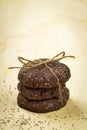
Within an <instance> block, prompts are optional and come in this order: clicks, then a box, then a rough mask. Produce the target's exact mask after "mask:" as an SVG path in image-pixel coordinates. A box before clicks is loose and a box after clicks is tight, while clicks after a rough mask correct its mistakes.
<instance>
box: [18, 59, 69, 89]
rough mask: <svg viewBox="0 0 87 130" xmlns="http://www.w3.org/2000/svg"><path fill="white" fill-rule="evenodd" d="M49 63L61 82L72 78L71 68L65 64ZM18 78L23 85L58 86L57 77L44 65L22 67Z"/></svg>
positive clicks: (36, 86)
mask: <svg viewBox="0 0 87 130" xmlns="http://www.w3.org/2000/svg"><path fill="white" fill-rule="evenodd" d="M47 65H48V66H49V67H50V68H51V69H52V71H53V72H54V73H55V74H56V76H57V77H58V79H59V80H60V82H62V83H65V82H66V81H67V80H68V79H69V78H70V76H71V74H70V69H69V68H68V67H67V66H66V65H65V64H63V63H60V62H58V61H51V62H49V63H47ZM18 79H19V80H20V82H21V83H22V84H23V85H25V86H27V87H28V86H30V87H31V88H53V87H57V86H58V84H57V80H56V78H55V77H54V75H53V74H52V72H50V70H49V69H48V68H47V67H45V66H44V65H41V66H38V67H36V68H33V69H26V68H22V69H21V70H20V72H19V75H18Z"/></svg>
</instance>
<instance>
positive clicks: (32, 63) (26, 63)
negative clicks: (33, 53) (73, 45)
mask: <svg viewBox="0 0 87 130" xmlns="http://www.w3.org/2000/svg"><path fill="white" fill-rule="evenodd" d="M64 58H75V57H74V56H71V55H68V56H67V55H65V52H64V51H62V52H60V53H58V54H57V55H55V56H54V57H52V58H51V59H45V60H42V59H39V60H34V61H31V60H28V59H25V58H23V57H18V60H19V61H20V62H21V63H22V64H23V65H24V66H23V67H9V68H8V69H14V68H31V69H32V68H34V67H38V66H40V65H42V64H44V65H45V66H46V67H47V68H48V69H49V71H50V72H51V73H52V74H53V75H54V77H55V78H56V80H57V84H58V90H59V96H60V101H61V105H62V106H63V99H62V90H61V87H62V85H61V83H60V81H59V79H58V77H57V76H56V74H55V73H54V72H53V70H52V69H51V68H50V67H49V66H48V65H47V63H49V62H51V61H54V60H57V61H60V60H62V59H64Z"/></svg>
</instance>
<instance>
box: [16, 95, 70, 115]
mask: <svg viewBox="0 0 87 130" xmlns="http://www.w3.org/2000/svg"><path fill="white" fill-rule="evenodd" d="M62 98H63V106H62V105H61V101H60V100H59V99H58V98H54V99H49V100H44V101H31V100H28V99H26V98H24V97H23V96H22V95H21V94H19V95H18V99H17V103H18V105H19V106H20V107H22V108H25V109H27V110H29V111H32V112H37V113H45V112H51V111H55V110H58V109H60V108H62V107H64V106H65V105H66V103H67V100H68V98H69V93H67V94H65V95H63V97H62Z"/></svg>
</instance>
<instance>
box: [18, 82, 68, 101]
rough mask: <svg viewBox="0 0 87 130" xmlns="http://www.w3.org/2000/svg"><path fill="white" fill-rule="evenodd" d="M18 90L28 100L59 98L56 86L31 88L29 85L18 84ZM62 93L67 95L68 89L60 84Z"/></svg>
mask: <svg viewBox="0 0 87 130" xmlns="http://www.w3.org/2000/svg"><path fill="white" fill-rule="evenodd" d="M18 90H19V91H20V93H21V94H22V95H23V96H24V97H26V98H28V99H30V100H44V99H51V98H54V97H57V98H59V90H58V87H56V88H51V89H32V88H29V87H25V86H23V85H21V84H20V83H19V84H18ZM61 90H62V95H66V94H67V95H69V94H68V93H69V90H68V89H67V88H66V87H65V85H63V86H62V89H61Z"/></svg>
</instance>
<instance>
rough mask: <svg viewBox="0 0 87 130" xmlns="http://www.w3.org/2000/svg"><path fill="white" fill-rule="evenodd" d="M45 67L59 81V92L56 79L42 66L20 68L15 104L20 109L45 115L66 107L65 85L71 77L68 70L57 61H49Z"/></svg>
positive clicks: (66, 93)
mask: <svg viewBox="0 0 87 130" xmlns="http://www.w3.org/2000/svg"><path fill="white" fill-rule="evenodd" d="M28 64H29V63H27V65H28ZM47 65H48V66H49V68H50V69H51V70H52V71H53V72H54V74H55V75H56V77H57V78H58V79H59V81H60V85H61V90H60V88H59V84H58V81H57V79H56V78H55V76H54V75H53V73H52V72H51V71H50V70H49V69H48V68H47V67H46V66H45V65H44V64H41V65H39V66H36V67H34V68H27V67H22V68H21V69H20V71H19V74H18V80H19V83H18V90H19V94H18V97H17V103H18V105H19V106H20V107H22V108H24V109H27V110H29V111H32V112H38V113H45V112H50V111H54V110H58V109H60V108H62V107H64V106H65V105H66V103H67V100H68V99H69V90H68V88H66V84H65V83H66V81H68V80H69V78H70V76H71V74H70V69H69V68H68V67H67V66H66V65H65V64H63V63H60V62H58V61H57V60H53V61H50V62H48V63H47ZM60 91H61V95H60Z"/></svg>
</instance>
